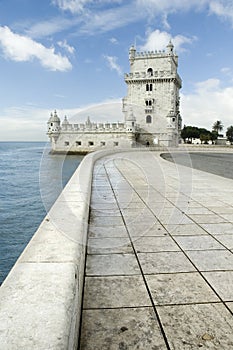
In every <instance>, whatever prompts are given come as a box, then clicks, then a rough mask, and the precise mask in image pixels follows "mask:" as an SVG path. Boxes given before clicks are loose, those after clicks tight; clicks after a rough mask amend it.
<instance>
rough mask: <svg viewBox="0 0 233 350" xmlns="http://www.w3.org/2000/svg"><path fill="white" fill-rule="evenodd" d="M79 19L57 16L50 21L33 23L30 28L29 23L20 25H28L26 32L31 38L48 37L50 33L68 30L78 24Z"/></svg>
mask: <svg viewBox="0 0 233 350" xmlns="http://www.w3.org/2000/svg"><path fill="white" fill-rule="evenodd" d="M79 21H80V20H79V19H71V18H69V19H67V18H64V17H55V18H50V19H49V21H42V22H38V23H35V24H33V25H31V27H29V28H28V24H23V25H21V26H20V27H23V28H25V27H27V29H26V30H25V29H24V30H25V33H26V34H27V35H28V36H29V37H30V38H34V39H36V38H44V37H48V36H50V35H53V34H56V33H60V32H62V31H64V30H67V29H69V28H71V27H72V26H74V25H77V24H78V23H79Z"/></svg>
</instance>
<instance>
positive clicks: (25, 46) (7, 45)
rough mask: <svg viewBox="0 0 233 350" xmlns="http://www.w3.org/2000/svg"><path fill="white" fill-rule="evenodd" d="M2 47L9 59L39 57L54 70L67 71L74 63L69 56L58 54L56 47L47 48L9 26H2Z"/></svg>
mask: <svg viewBox="0 0 233 350" xmlns="http://www.w3.org/2000/svg"><path fill="white" fill-rule="evenodd" d="M0 48H1V49H2V50H3V53H4V55H5V57H6V58H7V59H10V60H12V61H17V62H27V61H31V60H33V59H35V58H36V59H37V60H38V61H39V62H40V64H41V65H42V66H43V67H45V68H47V69H49V70H52V71H67V70H69V69H71V68H72V65H71V63H70V61H69V60H68V58H67V57H64V56H62V55H61V54H59V53H58V54H56V53H55V50H54V48H46V47H45V46H43V45H42V44H40V43H38V42H36V41H33V40H32V39H31V38H29V37H27V36H23V35H19V34H15V33H13V32H12V31H11V30H10V29H9V28H8V27H0Z"/></svg>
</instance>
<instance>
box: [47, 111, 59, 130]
mask: <svg viewBox="0 0 233 350" xmlns="http://www.w3.org/2000/svg"><path fill="white" fill-rule="evenodd" d="M47 124H48V133H57V132H58V131H59V130H60V124H61V121H60V118H59V117H58V115H57V111H56V110H55V111H54V113H51V114H50V118H49V120H48V123H47Z"/></svg>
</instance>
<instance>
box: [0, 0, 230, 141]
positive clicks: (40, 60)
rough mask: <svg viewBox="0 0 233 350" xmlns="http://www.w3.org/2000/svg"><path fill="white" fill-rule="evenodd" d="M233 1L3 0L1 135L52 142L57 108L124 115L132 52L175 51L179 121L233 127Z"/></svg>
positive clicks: (101, 116) (100, 117)
mask: <svg viewBox="0 0 233 350" xmlns="http://www.w3.org/2000/svg"><path fill="white" fill-rule="evenodd" d="M232 38H233V3H232V0H128V1H126V0H40V1H37V0H0V72H1V84H0V96H1V98H0V121H1V128H0V141H5V140H25V141H32V140H47V137H46V122H47V120H48V118H49V115H50V113H51V112H52V111H53V110H54V109H57V111H58V114H59V116H60V117H61V119H63V117H64V115H67V116H68V119H69V120H70V121H71V122H73V121H77V122H78V121H82V120H84V119H86V117H87V116H88V115H89V116H90V118H91V119H92V120H95V121H107V120H108V121H111V120H115V121H118V120H122V119H123V116H122V113H121V99H122V97H124V96H125V94H126V84H125V83H124V73H127V72H129V63H128V50H129V47H130V46H131V44H136V47H137V50H138V51H144V50H156V49H157V50H162V49H164V48H165V47H166V45H167V43H168V41H169V39H172V41H173V43H174V45H175V50H176V52H177V53H178V55H179V69H178V70H179V74H180V76H181V78H182V80H183V87H182V89H181V114H182V117H183V123H184V124H186V125H196V126H201V127H206V128H208V129H211V128H212V125H213V123H214V122H215V121H216V120H221V121H222V122H223V124H224V127H225V129H226V128H227V127H228V126H229V125H233V44H232Z"/></svg>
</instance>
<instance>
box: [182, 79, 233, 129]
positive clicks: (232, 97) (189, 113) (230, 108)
mask: <svg viewBox="0 0 233 350" xmlns="http://www.w3.org/2000/svg"><path fill="white" fill-rule="evenodd" d="M232 101H233V87H232V86H229V87H225V88H222V87H221V82H220V80H218V79H208V80H206V81H202V82H199V83H197V84H196V89H195V92H194V93H193V94H190V95H186V94H181V114H182V117H183V123H184V124H186V125H194V126H198V127H204V128H207V129H209V130H211V128H212V125H213V123H214V122H215V121H216V120H221V121H222V122H223V125H224V127H225V129H226V128H227V127H228V126H230V125H233V119H232V116H233V104H232Z"/></svg>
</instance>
